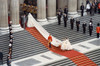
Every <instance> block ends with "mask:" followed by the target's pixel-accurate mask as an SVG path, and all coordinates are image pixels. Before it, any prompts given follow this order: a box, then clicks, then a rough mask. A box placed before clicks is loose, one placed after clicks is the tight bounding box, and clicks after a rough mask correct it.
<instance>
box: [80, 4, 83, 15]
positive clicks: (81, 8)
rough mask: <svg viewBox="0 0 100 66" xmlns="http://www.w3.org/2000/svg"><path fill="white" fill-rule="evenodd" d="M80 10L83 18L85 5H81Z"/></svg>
mask: <svg viewBox="0 0 100 66" xmlns="http://www.w3.org/2000/svg"><path fill="white" fill-rule="evenodd" d="M80 10H81V16H83V14H84V5H83V3H82V5H81V7H80Z"/></svg>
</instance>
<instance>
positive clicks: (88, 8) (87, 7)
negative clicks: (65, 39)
mask: <svg viewBox="0 0 100 66" xmlns="http://www.w3.org/2000/svg"><path fill="white" fill-rule="evenodd" d="M90 8H91V7H90V4H89V3H88V4H87V5H86V10H87V15H89V12H90Z"/></svg>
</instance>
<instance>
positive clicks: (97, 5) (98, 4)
mask: <svg viewBox="0 0 100 66" xmlns="http://www.w3.org/2000/svg"><path fill="white" fill-rule="evenodd" d="M86 12H87V15H89V14H90V15H91V16H93V15H94V14H95V13H97V12H98V13H99V14H100V1H97V0H94V1H89V0H87V1H86Z"/></svg>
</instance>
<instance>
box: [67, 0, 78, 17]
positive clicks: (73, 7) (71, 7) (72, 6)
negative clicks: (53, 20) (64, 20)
mask: <svg viewBox="0 0 100 66" xmlns="http://www.w3.org/2000/svg"><path fill="white" fill-rule="evenodd" d="M68 11H69V12H68V13H69V16H72V17H78V16H79V15H78V13H77V0H68Z"/></svg>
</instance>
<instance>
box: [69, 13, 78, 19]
mask: <svg viewBox="0 0 100 66" xmlns="http://www.w3.org/2000/svg"><path fill="white" fill-rule="evenodd" d="M68 14H69V15H68V16H69V17H73V18H76V17H80V15H79V14H78V13H77V12H69V13H68Z"/></svg>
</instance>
